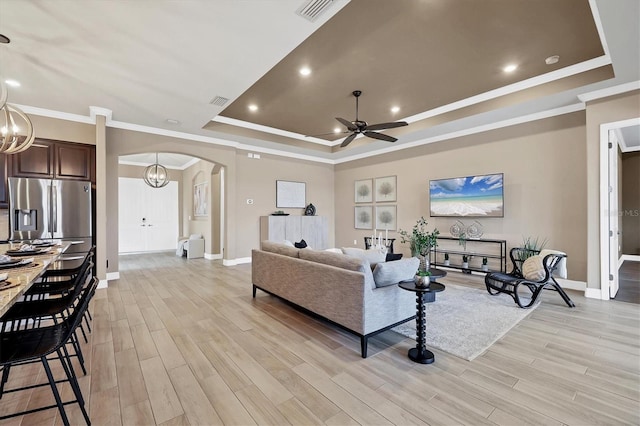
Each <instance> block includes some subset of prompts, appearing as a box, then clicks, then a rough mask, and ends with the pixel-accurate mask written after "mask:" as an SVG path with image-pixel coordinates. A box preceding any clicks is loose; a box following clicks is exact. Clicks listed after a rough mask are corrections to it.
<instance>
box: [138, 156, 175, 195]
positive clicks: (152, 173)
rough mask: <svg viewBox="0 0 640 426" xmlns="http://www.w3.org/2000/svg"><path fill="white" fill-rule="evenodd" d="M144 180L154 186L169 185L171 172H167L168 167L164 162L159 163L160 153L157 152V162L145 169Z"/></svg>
mask: <svg viewBox="0 0 640 426" xmlns="http://www.w3.org/2000/svg"><path fill="white" fill-rule="evenodd" d="M142 177H143V178H144V181H145V182H146V184H147V185H149V186H150V187H152V188H162V187H163V186H167V185H168V184H169V173H167V168H166V167H165V166H163V165H162V164H160V163H158V153H157V152H156V162H155V164H151V165H150V166H147V168H146V169H144V174H143V175H142Z"/></svg>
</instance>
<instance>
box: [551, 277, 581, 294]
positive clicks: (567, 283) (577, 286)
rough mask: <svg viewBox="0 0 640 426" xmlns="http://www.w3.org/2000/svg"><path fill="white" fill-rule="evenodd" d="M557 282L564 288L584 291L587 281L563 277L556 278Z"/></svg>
mask: <svg viewBox="0 0 640 426" xmlns="http://www.w3.org/2000/svg"><path fill="white" fill-rule="evenodd" d="M556 281H558V284H560V286H561V287H562V288H564V289H567V290H578V291H586V290H587V283H586V282H584V281H573V280H565V279H563V278H556Z"/></svg>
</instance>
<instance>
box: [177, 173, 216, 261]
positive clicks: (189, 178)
mask: <svg viewBox="0 0 640 426" xmlns="http://www.w3.org/2000/svg"><path fill="white" fill-rule="evenodd" d="M214 166H215V164H213V163H210V162H208V161H199V162H197V163H196V164H194V165H192V166H191V167H189V168H188V169H186V170H185V171H184V173H183V182H184V186H185V188H188V190H185V191H184V192H183V195H182V205H181V210H182V215H183V217H184V218H185V221H184V222H183V227H182V235H183V236H185V237H188V236H189V235H191V234H202V236H203V237H204V240H205V241H204V244H205V252H206V253H211V254H213V253H214V251H213V248H214V244H213V238H214V236H213V229H212V225H213V220H212V219H213V218H214V217H215V216H216V215H217V216H219V215H220V210H219V207H218V210H217V211H216V210H214V209H213V205H212V200H213V199H214V197H215V196H216V195H215V194H216V193H217V194H218V196H219V191H215V192H214V191H213V189H214V188H213V186H214V183H213V182H212V179H211V174H212V172H213V168H214ZM200 183H206V184H207V188H208V194H207V207H208V211H207V216H194V215H193V213H194V210H193V187H194V185H196V184H200ZM218 206H219V204H218ZM215 253H216V254H217V253H218V252H215Z"/></svg>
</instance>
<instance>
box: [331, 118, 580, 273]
mask: <svg viewBox="0 0 640 426" xmlns="http://www.w3.org/2000/svg"><path fill="white" fill-rule="evenodd" d="M584 120H585V114H584V112H577V113H573V114H569V115H563V116H558V117H553V118H549V119H546V120H541V121H535V122H531V123H526V124H522V125H519V126H513V127H509V128H504V129H499V130H494V131H490V132H485V133H482V134H476V135H471V136H467V137H463V138H457V139H452V140H448V141H444V142H439V143H434V144H430V145H425V146H421V147H418V148H414V149H408V150H404V151H399V152H396V153H394V154H390V155H384V156H379V157H375V158H370V159H366V160H361V161H357V162H353V163H347V164H342V165H339V166H336V181H335V192H336V244H337V246H338V247H340V246H352V245H353V240H354V239H355V240H357V241H358V246H360V247H362V246H363V237H364V236H367V235H370V234H371V232H370V231H364V230H355V229H354V227H353V224H354V211H353V210H354V209H353V208H354V205H355V203H354V187H353V185H354V180H356V179H366V178H375V177H381V176H388V175H396V176H397V182H398V193H397V195H398V201H397V203H396V204H397V206H398V225H399V227H400V228H402V229H406V230H411V228H412V227H413V225H414V224H415V222H416V220H417V219H418V218H419V217H420V216H425V218H426V219H427V220H428V222H429V225H430V228H431V227H436V228H438V229H439V230H440V232H441V233H442V234H445V235H448V234H449V228H450V226H451V225H452V224H453V223H454V222H455V220H456V219H454V218H430V217H429V197H428V185H429V180H430V179H441V178H450V177H459V176H469V175H475V174H490V173H504V199H505V208H504V210H505V213H504V218H479V219H477V220H478V221H479V222H480V223H481V224H482V225H483V227H484V231H485V235H484V236H485V237H486V238H498V239H505V240H507V246H508V247H509V248H510V247H513V246H517V245H520V243H521V242H522V238H523V236H539V237H541V238H547V239H548V241H549V242H548V245H547V247H548V248H556V249H558V250H562V251H565V252H567V254H568V258H569V262H568V268H569V279H572V280H578V281H584V280H585V279H586V273H585V271H586V259H587V253H586V249H585V246H586V232H585V229H586V211H585V209H586V184H585V180H586V175H587V171H586V167H585V164H586V158H585V149H584V143H585V142H584V141H585V126H584ZM475 219H476V218H461V220H462V221H463V222H464V223H466V224H471V223H472V222H473V220H475ZM389 236H390V237H392V236H393V237H396V238H398V241H397V242H396V243H395V245H394V246H395V248H396V251H397V252H403V253H405V255H409V250H408V247H407V246H406V245H402V244H400V243H399V237H398V235H397V233H393V235H389Z"/></svg>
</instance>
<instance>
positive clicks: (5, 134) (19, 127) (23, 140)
mask: <svg viewBox="0 0 640 426" xmlns="http://www.w3.org/2000/svg"><path fill="white" fill-rule="evenodd" d="M7 96H8V93H7V87H6V86H5V84H4V81H2V80H1V79H0V153H2V154H17V153H18V152H22V151H25V150H26V149H27V148H29V147H30V146H31V144H32V143H33V140H34V139H35V137H36V135H35V132H34V131H33V124H32V123H31V120H30V119H29V117H27V114H25V113H24V112H22V110H20V108H18V107H16V106H14V105H9V104H8V103H7Z"/></svg>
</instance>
